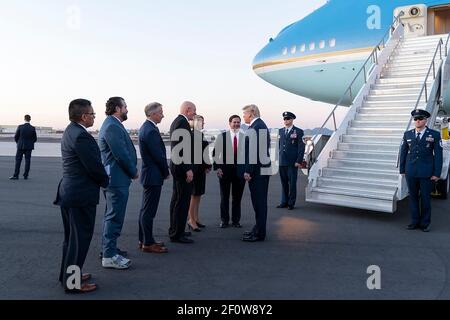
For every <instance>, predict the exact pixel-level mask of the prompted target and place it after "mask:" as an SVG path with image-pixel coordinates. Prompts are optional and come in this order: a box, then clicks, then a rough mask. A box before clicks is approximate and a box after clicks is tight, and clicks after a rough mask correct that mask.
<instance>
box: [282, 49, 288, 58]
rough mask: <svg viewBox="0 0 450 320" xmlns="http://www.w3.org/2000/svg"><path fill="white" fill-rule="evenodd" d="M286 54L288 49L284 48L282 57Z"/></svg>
mask: <svg viewBox="0 0 450 320" xmlns="http://www.w3.org/2000/svg"><path fill="white" fill-rule="evenodd" d="M287 53H288V48H284V49H283V56H285V55H287Z"/></svg>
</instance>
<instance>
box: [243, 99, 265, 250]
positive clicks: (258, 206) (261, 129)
mask: <svg viewBox="0 0 450 320" xmlns="http://www.w3.org/2000/svg"><path fill="white" fill-rule="evenodd" d="M243 111H244V116H243V118H244V121H245V123H246V124H247V125H249V129H248V130H247V134H246V142H245V151H246V152H245V173H244V179H245V180H246V181H247V182H248V184H249V187H250V194H251V199H252V204H253V209H254V210H255V219H256V224H255V226H254V227H253V229H252V230H251V231H247V232H245V233H244V237H243V238H242V240H243V241H245V242H256V241H264V240H265V239H266V224H267V193H268V191H269V180H270V173H269V172H268V171H269V170H268V169H270V166H271V164H270V151H269V150H270V132H269V129H268V128H267V126H266V124H265V123H264V121H263V120H262V119H261V114H260V111H259V108H258V107H257V106H255V105H249V106H246V107H244V109H243Z"/></svg>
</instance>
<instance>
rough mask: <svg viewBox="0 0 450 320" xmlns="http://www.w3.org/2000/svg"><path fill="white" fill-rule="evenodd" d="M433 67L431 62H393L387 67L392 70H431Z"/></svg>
mask: <svg viewBox="0 0 450 320" xmlns="http://www.w3.org/2000/svg"><path fill="white" fill-rule="evenodd" d="M430 65H431V61H416V62H414V63H411V62H407V61H402V62H393V61H390V62H389V63H387V64H386V65H385V66H386V67H391V68H397V67H398V68H402V67H411V66H416V67H417V68H429V67H430Z"/></svg>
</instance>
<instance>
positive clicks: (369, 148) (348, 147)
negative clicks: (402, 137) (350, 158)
mask: <svg viewBox="0 0 450 320" xmlns="http://www.w3.org/2000/svg"><path fill="white" fill-rule="evenodd" d="M338 150H340V151H361V152H364V151H365V152H376V151H380V152H393V153H396V154H398V152H399V146H398V144H396V143H392V144H386V143H371V144H367V143H344V142H340V143H339V145H338Z"/></svg>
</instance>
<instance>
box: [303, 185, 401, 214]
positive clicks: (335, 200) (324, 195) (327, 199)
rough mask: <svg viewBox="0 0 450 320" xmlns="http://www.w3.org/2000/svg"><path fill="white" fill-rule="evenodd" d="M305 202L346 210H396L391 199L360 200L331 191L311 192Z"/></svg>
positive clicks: (390, 211)
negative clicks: (344, 208)
mask: <svg viewBox="0 0 450 320" xmlns="http://www.w3.org/2000/svg"><path fill="white" fill-rule="evenodd" d="M306 201H307V202H310V203H318V204H327V205H332V206H340V207H346V208H355V209H362V210H372V211H374V212H385V213H394V212H395V210H396V203H392V199H389V200H385V199H371V198H360V197H355V196H353V195H347V194H344V193H337V192H335V191H333V190H331V193H328V190H323V189H318V190H313V191H312V192H311V194H310V195H307V198H306Z"/></svg>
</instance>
